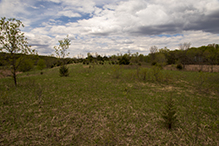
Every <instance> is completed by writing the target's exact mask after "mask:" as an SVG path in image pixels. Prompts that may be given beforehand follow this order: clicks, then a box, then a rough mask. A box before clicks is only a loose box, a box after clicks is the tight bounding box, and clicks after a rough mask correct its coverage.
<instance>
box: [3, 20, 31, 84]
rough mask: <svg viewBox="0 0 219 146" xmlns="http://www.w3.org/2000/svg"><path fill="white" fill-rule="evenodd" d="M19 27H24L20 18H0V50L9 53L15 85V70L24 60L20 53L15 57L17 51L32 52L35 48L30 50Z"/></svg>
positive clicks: (9, 62) (9, 63)
mask: <svg viewBox="0 0 219 146" xmlns="http://www.w3.org/2000/svg"><path fill="white" fill-rule="evenodd" d="M20 27H24V25H23V23H22V22H21V21H20V20H16V19H15V18H10V19H6V18H5V17H3V18H1V20H0V51H1V52H7V53H9V54H10V59H9V61H8V65H9V66H10V68H11V73H12V77H13V79H14V84H15V86H16V85H17V74H16V72H17V70H18V68H19V66H20V65H21V63H22V61H23V60H24V59H23V58H22V57H23V56H24V55H20V58H19V59H18V58H16V56H15V55H16V54H17V53H22V54H33V53H35V50H31V49H30V46H29V45H28V42H27V38H25V36H24V33H22V32H21V30H20Z"/></svg>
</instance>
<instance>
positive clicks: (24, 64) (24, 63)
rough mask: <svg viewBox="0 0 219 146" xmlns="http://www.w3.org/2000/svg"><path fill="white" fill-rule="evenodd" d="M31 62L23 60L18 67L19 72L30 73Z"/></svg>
mask: <svg viewBox="0 0 219 146" xmlns="http://www.w3.org/2000/svg"><path fill="white" fill-rule="evenodd" d="M33 64H34V63H33V61H32V60H30V59H24V60H23V61H21V64H20V66H19V71H22V72H27V71H30V70H31V69H32V68H33Z"/></svg>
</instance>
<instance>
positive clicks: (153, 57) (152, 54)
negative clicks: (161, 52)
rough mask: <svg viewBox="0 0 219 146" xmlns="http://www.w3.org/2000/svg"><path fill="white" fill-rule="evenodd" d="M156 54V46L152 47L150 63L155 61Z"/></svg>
mask: <svg viewBox="0 0 219 146" xmlns="http://www.w3.org/2000/svg"><path fill="white" fill-rule="evenodd" d="M157 52H158V48H157V46H152V47H151V48H150V56H151V62H153V61H154V60H155V53H157Z"/></svg>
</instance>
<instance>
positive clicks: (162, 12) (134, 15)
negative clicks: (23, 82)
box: [0, 0, 219, 57]
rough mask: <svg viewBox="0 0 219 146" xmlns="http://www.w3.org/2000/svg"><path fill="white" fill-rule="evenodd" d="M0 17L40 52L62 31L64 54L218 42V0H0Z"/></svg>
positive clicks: (143, 50) (49, 47)
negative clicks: (16, 25) (15, 23)
mask: <svg viewBox="0 0 219 146" xmlns="http://www.w3.org/2000/svg"><path fill="white" fill-rule="evenodd" d="M0 16H1V17H6V18H16V19H19V20H21V21H22V22H23V24H24V25H25V27H24V28H22V31H23V32H25V36H26V37H27V38H28V42H29V44H30V45H31V46H32V49H36V50H37V51H38V53H39V54H41V55H51V54H54V48H53V47H54V46H56V45H58V40H62V39H64V38H65V37H66V36H67V35H69V38H70V39H71V46H70V48H69V52H70V57H74V56H77V55H79V54H82V55H84V57H86V54H87V53H88V52H97V53H98V54H102V55H111V54H117V53H127V51H128V50H130V51H131V53H135V52H139V53H142V54H148V53H149V49H150V47H151V46H154V45H155V46H157V47H158V48H164V47H168V48H169V49H171V50H172V49H177V48H178V46H179V44H180V43H184V42H190V43H191V44H192V46H194V47H198V46H202V45H208V44H210V43H217V44H218V43H219V0H167V1H166V0H165V1H164V0H0Z"/></svg>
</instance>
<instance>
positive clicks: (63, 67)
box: [59, 65, 69, 77]
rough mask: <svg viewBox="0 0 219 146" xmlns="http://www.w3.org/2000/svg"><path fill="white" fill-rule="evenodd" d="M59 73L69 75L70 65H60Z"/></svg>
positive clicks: (61, 75) (63, 75) (62, 75)
mask: <svg viewBox="0 0 219 146" xmlns="http://www.w3.org/2000/svg"><path fill="white" fill-rule="evenodd" d="M59 74H60V77H67V76H69V73H68V67H67V66H65V65H63V66H61V67H60V69H59Z"/></svg>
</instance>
